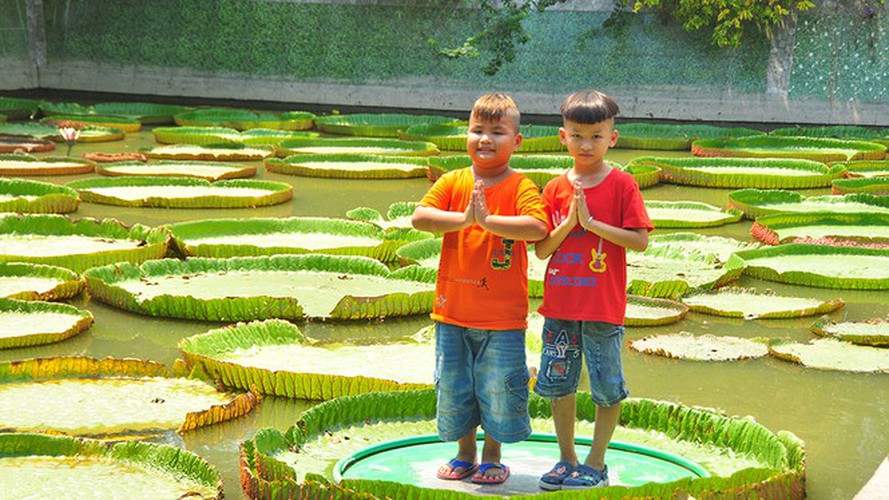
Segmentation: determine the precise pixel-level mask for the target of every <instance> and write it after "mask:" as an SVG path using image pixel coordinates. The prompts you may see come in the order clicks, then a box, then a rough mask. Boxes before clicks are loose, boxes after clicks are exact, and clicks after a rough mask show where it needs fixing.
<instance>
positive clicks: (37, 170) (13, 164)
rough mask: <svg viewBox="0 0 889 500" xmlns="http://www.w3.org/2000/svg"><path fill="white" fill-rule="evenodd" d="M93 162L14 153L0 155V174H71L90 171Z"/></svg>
mask: <svg viewBox="0 0 889 500" xmlns="http://www.w3.org/2000/svg"><path fill="white" fill-rule="evenodd" d="M94 168H95V164H94V163H93V162H91V161H87V160H76V159H71V158H64V157H47V158H37V157H36V156H31V155H24V154H14V155H0V175H22V176H27V175H41V176H45V175H72V174H86V173H89V172H92V171H93V169H94Z"/></svg>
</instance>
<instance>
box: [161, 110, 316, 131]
mask: <svg viewBox="0 0 889 500" xmlns="http://www.w3.org/2000/svg"><path fill="white" fill-rule="evenodd" d="M173 118H174V120H175V121H176V124H177V125H181V126H189V127H229V128H233V129H236V130H248V129H256V128H266V129H275V130H306V129H310V128H312V125H314V123H315V115H314V114H313V113H309V112H308V111H287V112H284V113H273V112H264V111H258V112H255V111H250V110H247V109H232V108H204V109H195V110H191V111H186V112H184V113H178V114H176V116H174V117H173Z"/></svg>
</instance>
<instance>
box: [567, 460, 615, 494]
mask: <svg viewBox="0 0 889 500" xmlns="http://www.w3.org/2000/svg"><path fill="white" fill-rule="evenodd" d="M603 486H608V466H607V465H606V466H605V469H604V470H596V469H594V468H592V467H590V466H589V465H586V464H580V465H578V466H577V468H576V469H574V472H573V473H572V474H571V475H570V476H569V477H566V478H565V480H564V481H562V489H563V490H585V489H588V488H600V487H603Z"/></svg>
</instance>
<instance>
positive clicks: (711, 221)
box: [645, 200, 743, 228]
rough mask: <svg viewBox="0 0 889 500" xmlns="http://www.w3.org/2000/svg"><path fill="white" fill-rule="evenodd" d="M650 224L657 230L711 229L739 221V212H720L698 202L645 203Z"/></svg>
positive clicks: (715, 208) (714, 207)
mask: <svg viewBox="0 0 889 500" xmlns="http://www.w3.org/2000/svg"><path fill="white" fill-rule="evenodd" d="M645 208H646V210H647V211H648V216H649V217H651V222H652V223H653V224H654V225H655V227H659V228H683V227H684V228H687V227H713V226H723V225H725V224H731V223H733V222H738V221H739V220H741V216H742V215H743V213H742V212H741V211H740V210H732V209H729V210H722V209H720V208H719V207H716V206H713V205H710V204H707V203H701V202H698V201H654V200H649V201H646V202H645Z"/></svg>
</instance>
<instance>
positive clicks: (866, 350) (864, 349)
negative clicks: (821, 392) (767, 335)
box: [769, 338, 889, 373]
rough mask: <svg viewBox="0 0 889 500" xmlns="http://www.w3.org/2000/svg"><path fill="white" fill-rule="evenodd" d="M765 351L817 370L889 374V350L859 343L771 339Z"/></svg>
mask: <svg viewBox="0 0 889 500" xmlns="http://www.w3.org/2000/svg"><path fill="white" fill-rule="evenodd" d="M769 354H771V355H772V356H775V357H776V358H779V359H783V360H784V361H790V362H792V363H799V364H801V365H803V366H806V367H808V368H817V369H819V370H839V371H846V372H859V373H874V372H876V373H889V349H881V348H878V347H870V346H860V345H855V344H853V343H851V342H844V341H842V340H836V339H831V338H824V339H815V340H812V341H810V342H809V343H806V344H802V343H798V342H793V341H789V340H781V339H778V340H773V341H772V342H771V343H770V344H769Z"/></svg>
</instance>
